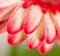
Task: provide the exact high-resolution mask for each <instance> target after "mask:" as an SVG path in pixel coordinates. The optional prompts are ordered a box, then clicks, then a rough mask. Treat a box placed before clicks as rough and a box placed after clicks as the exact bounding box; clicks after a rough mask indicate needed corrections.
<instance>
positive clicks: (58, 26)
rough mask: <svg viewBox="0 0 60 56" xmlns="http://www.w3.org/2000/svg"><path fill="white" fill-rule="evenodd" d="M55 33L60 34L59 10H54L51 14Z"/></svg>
mask: <svg viewBox="0 0 60 56" xmlns="http://www.w3.org/2000/svg"><path fill="white" fill-rule="evenodd" d="M52 17H53V20H54V23H55V26H56V29H57V33H58V35H59V36H60V12H56V14H52Z"/></svg>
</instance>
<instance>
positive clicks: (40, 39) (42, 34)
mask: <svg viewBox="0 0 60 56" xmlns="http://www.w3.org/2000/svg"><path fill="white" fill-rule="evenodd" d="M0 3H1V5H0V9H1V11H0V14H1V16H0V17H1V19H0V25H1V26H0V28H1V29H2V32H3V30H4V29H5V28H4V26H7V32H8V42H9V43H10V44H11V45H17V44H18V43H21V42H22V41H23V40H25V39H27V45H28V47H29V48H31V49H35V48H38V50H39V52H40V53H47V52H49V51H50V50H51V49H52V47H53V46H54V43H55V40H58V44H60V35H59V33H60V18H59V17H60V7H59V6H60V0H13V1H12V0H2V1H1V2H0ZM7 21H8V23H7ZM4 24H5V25H4ZM3 28H4V29H3ZM0 31H1V30H0Z"/></svg>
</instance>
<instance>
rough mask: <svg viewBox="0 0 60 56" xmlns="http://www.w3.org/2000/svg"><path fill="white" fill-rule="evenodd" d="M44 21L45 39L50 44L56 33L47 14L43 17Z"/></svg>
mask: <svg viewBox="0 0 60 56" xmlns="http://www.w3.org/2000/svg"><path fill="white" fill-rule="evenodd" d="M44 19H45V20H44V21H45V23H44V24H45V38H46V41H47V43H52V42H53V41H54V40H55V38H56V31H55V26H54V24H53V21H52V20H51V17H50V15H49V13H48V12H47V13H46V14H45V16H44Z"/></svg>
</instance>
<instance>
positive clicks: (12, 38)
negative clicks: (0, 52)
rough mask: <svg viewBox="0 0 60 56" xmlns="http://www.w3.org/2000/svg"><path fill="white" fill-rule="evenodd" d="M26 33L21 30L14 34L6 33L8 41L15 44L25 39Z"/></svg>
mask: <svg viewBox="0 0 60 56" xmlns="http://www.w3.org/2000/svg"><path fill="white" fill-rule="evenodd" d="M26 37H27V36H26V34H25V33H24V32H23V30H21V31H20V32H18V33H16V34H9V35H8V43H9V44H11V45H17V44H19V43H21V42H22V41H24V40H25V39H26Z"/></svg>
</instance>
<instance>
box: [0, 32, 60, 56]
mask: <svg viewBox="0 0 60 56" xmlns="http://www.w3.org/2000/svg"><path fill="white" fill-rule="evenodd" d="M0 56H60V47H59V46H58V45H57V44H56V43H55V45H54V48H53V49H52V50H51V51H50V52H49V53H48V54H40V53H39V52H38V50H37V49H35V50H30V49H29V48H27V46H26V41H24V42H22V43H21V44H19V45H17V46H11V45H9V44H8V42H7V33H6V32H5V33H3V34H0Z"/></svg>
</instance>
